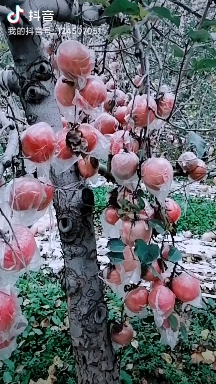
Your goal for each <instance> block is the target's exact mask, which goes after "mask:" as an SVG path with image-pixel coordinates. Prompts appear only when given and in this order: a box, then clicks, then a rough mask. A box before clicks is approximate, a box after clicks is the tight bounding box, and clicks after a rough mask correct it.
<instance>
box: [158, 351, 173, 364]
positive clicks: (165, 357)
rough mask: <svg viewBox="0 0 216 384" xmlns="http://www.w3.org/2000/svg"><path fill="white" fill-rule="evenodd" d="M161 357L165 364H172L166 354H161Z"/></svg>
mask: <svg viewBox="0 0 216 384" xmlns="http://www.w3.org/2000/svg"><path fill="white" fill-rule="evenodd" d="M161 357H162V359H163V360H165V361H166V363H168V364H171V363H172V357H171V356H170V355H169V354H168V353H162V354H161Z"/></svg>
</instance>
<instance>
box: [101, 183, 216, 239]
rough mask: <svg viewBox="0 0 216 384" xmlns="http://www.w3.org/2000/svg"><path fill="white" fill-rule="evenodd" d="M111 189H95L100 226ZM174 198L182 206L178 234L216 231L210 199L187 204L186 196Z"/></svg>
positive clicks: (214, 209) (191, 200)
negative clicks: (101, 213) (101, 214)
mask: <svg viewBox="0 0 216 384" xmlns="http://www.w3.org/2000/svg"><path fill="white" fill-rule="evenodd" d="M109 190H110V188H108V189H107V188H105V187H99V188H94V195H95V224H96V225H99V220H100V214H99V213H100V212H101V211H102V209H103V207H106V201H107V200H106V199H107V193H108V191H109ZM172 198H173V199H174V200H176V202H177V203H178V204H179V205H180V207H181V209H182V216H181V218H180V220H179V221H178V227H177V229H178V232H182V231H188V230H190V231H191V232H192V233H193V234H194V235H202V234H203V233H204V232H206V231H210V230H211V231H212V230H213V229H215V230H216V204H215V203H214V202H213V201H212V200H210V199H204V198H194V197H190V198H188V200H187V204H186V202H185V197H184V195H180V194H175V195H172Z"/></svg>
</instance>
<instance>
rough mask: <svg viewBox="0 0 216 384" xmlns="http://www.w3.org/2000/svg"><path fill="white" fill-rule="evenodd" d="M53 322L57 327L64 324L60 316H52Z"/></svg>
mask: <svg viewBox="0 0 216 384" xmlns="http://www.w3.org/2000/svg"><path fill="white" fill-rule="evenodd" d="M52 321H53V323H54V324H55V325H60V324H61V323H62V322H61V320H60V319H59V317H58V316H52Z"/></svg>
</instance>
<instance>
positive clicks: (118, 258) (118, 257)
mask: <svg viewBox="0 0 216 384" xmlns="http://www.w3.org/2000/svg"><path fill="white" fill-rule="evenodd" d="M106 256H107V257H109V259H110V261H111V263H113V264H119V263H122V261H123V260H124V255H123V253H122V252H107V253H106Z"/></svg>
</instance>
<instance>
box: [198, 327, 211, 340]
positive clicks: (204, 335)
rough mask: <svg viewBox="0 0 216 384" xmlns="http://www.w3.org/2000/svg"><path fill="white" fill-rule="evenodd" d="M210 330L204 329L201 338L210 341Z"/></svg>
mask: <svg viewBox="0 0 216 384" xmlns="http://www.w3.org/2000/svg"><path fill="white" fill-rule="evenodd" d="M209 333H210V332H209V330H208V329H203V331H202V332H201V333H200V335H201V337H202V339H203V340H207V339H208V335H209Z"/></svg>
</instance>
